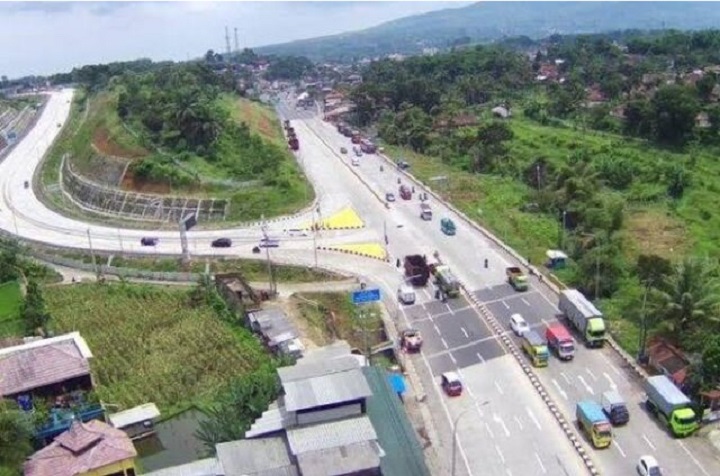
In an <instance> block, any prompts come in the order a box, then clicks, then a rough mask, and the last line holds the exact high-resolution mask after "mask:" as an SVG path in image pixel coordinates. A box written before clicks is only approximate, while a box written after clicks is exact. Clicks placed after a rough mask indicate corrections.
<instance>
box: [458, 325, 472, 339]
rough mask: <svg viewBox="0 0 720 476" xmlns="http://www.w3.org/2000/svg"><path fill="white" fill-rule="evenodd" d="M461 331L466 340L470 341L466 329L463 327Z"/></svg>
mask: <svg viewBox="0 0 720 476" xmlns="http://www.w3.org/2000/svg"><path fill="white" fill-rule="evenodd" d="M460 330H461V331H462V333H463V334H465V338H466V339H469V338H470V336H469V335H468V332H467V331H466V330H465V328H464V327H461V328H460Z"/></svg>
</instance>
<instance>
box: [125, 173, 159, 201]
mask: <svg viewBox="0 0 720 476" xmlns="http://www.w3.org/2000/svg"><path fill="white" fill-rule="evenodd" d="M121 188H122V189H123V190H128V191H132V192H140V193H155V194H160V195H168V194H169V193H170V184H169V183H167V182H151V181H148V180H145V179H143V178H140V177H136V176H135V174H134V173H133V172H132V170H130V169H128V170H127V172H125V176H124V177H123V179H122V185H121Z"/></svg>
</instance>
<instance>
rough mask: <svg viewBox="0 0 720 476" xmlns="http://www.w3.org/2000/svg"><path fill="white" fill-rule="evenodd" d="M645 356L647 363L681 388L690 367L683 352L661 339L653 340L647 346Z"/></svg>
mask: <svg viewBox="0 0 720 476" xmlns="http://www.w3.org/2000/svg"><path fill="white" fill-rule="evenodd" d="M647 354H648V357H649V360H648V362H649V364H650V365H651V366H652V367H653V368H655V370H657V371H658V372H662V373H663V374H664V375H666V376H667V377H668V378H669V379H670V380H672V381H673V383H675V385H677V386H678V387H682V385H683V383H684V382H685V378H687V374H688V370H689V367H690V360H689V359H688V358H687V357H686V356H685V354H684V353H683V352H681V351H680V350H679V349H677V348H676V347H674V346H672V345H670V344H669V343H667V342H665V341H664V340H662V339H655V340H654V341H652V342H650V344H649V345H648V350H647Z"/></svg>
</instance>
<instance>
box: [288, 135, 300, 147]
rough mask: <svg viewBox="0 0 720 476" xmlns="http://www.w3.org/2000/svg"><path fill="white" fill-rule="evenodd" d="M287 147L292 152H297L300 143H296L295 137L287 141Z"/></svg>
mask: <svg viewBox="0 0 720 476" xmlns="http://www.w3.org/2000/svg"><path fill="white" fill-rule="evenodd" d="M288 145H289V146H290V149H292V150H298V149H299V148H300V142H299V141H298V139H297V137H291V138H290V139H289V140H288Z"/></svg>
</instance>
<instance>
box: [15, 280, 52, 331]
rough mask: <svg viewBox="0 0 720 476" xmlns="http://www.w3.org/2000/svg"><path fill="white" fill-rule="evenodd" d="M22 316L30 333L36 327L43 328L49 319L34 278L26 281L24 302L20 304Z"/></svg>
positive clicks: (43, 299)
mask: <svg viewBox="0 0 720 476" xmlns="http://www.w3.org/2000/svg"><path fill="white" fill-rule="evenodd" d="M22 317H23V320H24V321H25V329H26V332H27V333H28V334H32V333H33V332H35V331H36V330H37V329H43V330H44V329H45V326H46V325H47V323H48V321H49V320H50V314H49V313H48V311H47V308H46V306H45V298H43V295H42V290H41V289H40V286H39V285H38V283H37V281H35V280H34V279H31V280H30V281H28V285H27V292H26V294H25V302H24V303H23V306H22Z"/></svg>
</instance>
